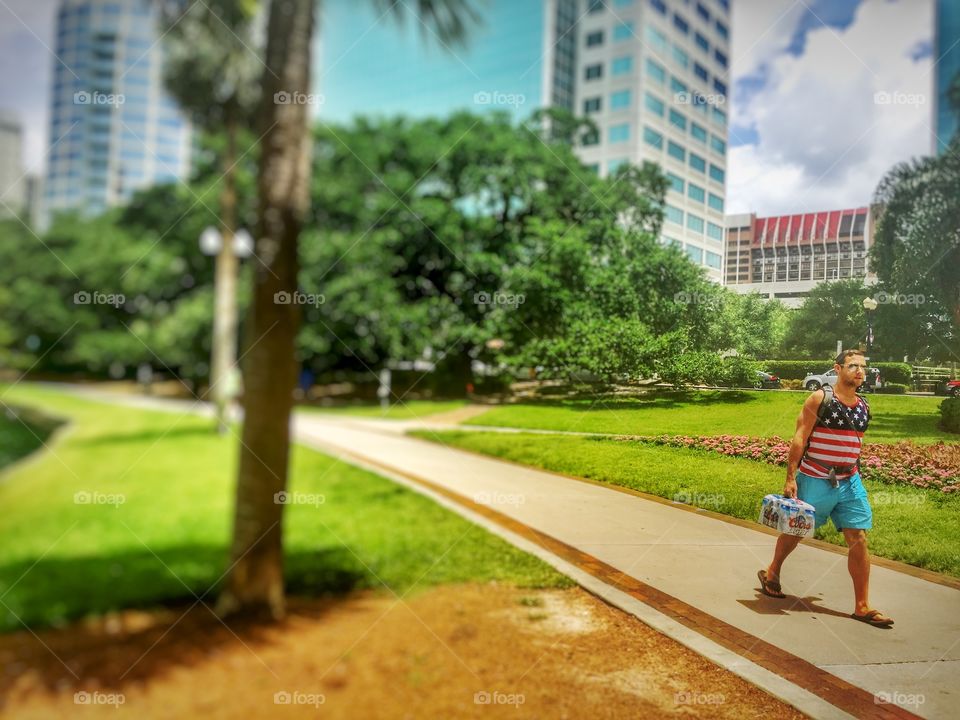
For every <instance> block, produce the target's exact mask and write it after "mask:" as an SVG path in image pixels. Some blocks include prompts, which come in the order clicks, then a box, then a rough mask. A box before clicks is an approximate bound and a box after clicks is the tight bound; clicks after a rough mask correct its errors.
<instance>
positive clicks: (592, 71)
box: [583, 63, 603, 80]
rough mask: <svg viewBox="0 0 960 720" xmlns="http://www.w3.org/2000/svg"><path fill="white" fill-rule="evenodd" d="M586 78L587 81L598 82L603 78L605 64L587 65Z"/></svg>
mask: <svg viewBox="0 0 960 720" xmlns="http://www.w3.org/2000/svg"><path fill="white" fill-rule="evenodd" d="M583 75H584V78H585V79H587V80H596V79H598V78H602V77H603V64H602V63H597V64H596V65H587V67H585V68H584V73H583Z"/></svg>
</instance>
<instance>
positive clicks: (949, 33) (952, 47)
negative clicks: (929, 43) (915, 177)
mask: <svg viewBox="0 0 960 720" xmlns="http://www.w3.org/2000/svg"><path fill="white" fill-rule="evenodd" d="M935 23H936V31H935V34H934V37H935V43H934V58H933V59H934V62H936V65H935V66H934V70H935V72H936V88H935V90H936V93H937V102H936V117H935V118H934V119H933V120H934V122H935V123H936V126H935V130H936V134H937V136H936V138H935V140H934V142H935V144H936V149H937V153H938V154H939V153H942V152H943V151H944V150H946V149H947V145H948V144H949V143H950V139H951V138H953V137H954V136H955V135H956V133H957V111H956V110H954V109H953V108H952V107H951V106H950V102H949V101H948V100H947V90H948V89H949V88H950V84H951V83H952V82H953V79H954V78H955V77H957V75H958V74H960V2H957V0H937V7H936V19H935Z"/></svg>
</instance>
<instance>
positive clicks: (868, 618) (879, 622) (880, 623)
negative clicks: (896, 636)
mask: <svg viewBox="0 0 960 720" xmlns="http://www.w3.org/2000/svg"><path fill="white" fill-rule="evenodd" d="M878 615H879V616H880V618H882V619H880V618H878V617H877V616H878ZM850 617H852V618H853V619H854V620H859V621H860V622H863V623H866V624H867V625H873V627H879V628H888V627H890V626H891V625H893V619H892V618H888V617H883V613H881V612H880V611H879V610H870V611H869V612H865V613H864V614H863V615H857V614H856V613H853V614H851V615H850Z"/></svg>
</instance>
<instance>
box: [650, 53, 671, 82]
mask: <svg viewBox="0 0 960 720" xmlns="http://www.w3.org/2000/svg"><path fill="white" fill-rule="evenodd" d="M647 75H649V76H650V79H651V80H653V81H655V82H657V83H659V84H660V85H663V83H664V82H665V81H666V79H667V71H666V70H664V69H663V66H662V65H658V64H657V63H655V62H654V61H653V60H651V59H650V58H647Z"/></svg>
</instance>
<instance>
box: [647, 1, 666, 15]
mask: <svg viewBox="0 0 960 720" xmlns="http://www.w3.org/2000/svg"><path fill="white" fill-rule="evenodd" d="M650 7H652V8H653V9H654V10H656V11H657V12H658V13H660V14H661V15H666V14H667V6H666V4H665V3H664V2H663V0H650Z"/></svg>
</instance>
